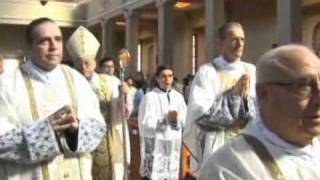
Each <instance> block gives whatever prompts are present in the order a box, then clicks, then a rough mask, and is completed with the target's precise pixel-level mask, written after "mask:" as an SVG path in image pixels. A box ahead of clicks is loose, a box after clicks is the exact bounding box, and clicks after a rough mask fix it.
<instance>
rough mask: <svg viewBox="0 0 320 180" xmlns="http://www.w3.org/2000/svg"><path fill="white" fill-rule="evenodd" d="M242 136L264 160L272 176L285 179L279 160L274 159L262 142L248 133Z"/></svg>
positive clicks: (280, 179)
mask: <svg viewBox="0 0 320 180" xmlns="http://www.w3.org/2000/svg"><path fill="white" fill-rule="evenodd" d="M242 136H243V138H244V140H245V141H246V142H247V143H248V144H249V145H250V146H251V147H252V149H253V150H254V152H255V153H256V155H257V156H258V157H259V159H260V160H261V161H262V163H263V164H264V166H265V167H266V169H267V170H268V171H269V173H270V175H271V177H272V178H273V179H275V180H285V177H284V176H283V174H282V172H281V170H280V168H279V166H278V164H277V162H276V161H275V160H274V158H273V157H272V156H271V154H270V153H269V151H268V150H267V149H266V147H265V146H264V145H263V144H262V142H260V141H259V140H258V139H257V138H255V137H253V136H251V135H248V134H242Z"/></svg>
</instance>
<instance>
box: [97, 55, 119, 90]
mask: <svg viewBox="0 0 320 180" xmlns="http://www.w3.org/2000/svg"><path fill="white" fill-rule="evenodd" d="M99 72H100V73H101V74H108V75H110V76H111V77H112V83H113V84H117V85H120V84H121V82H120V79H119V78H118V77H117V76H116V73H115V72H116V68H115V63H114V60H113V59H112V58H111V57H105V58H102V59H101V60H100V62H99Z"/></svg>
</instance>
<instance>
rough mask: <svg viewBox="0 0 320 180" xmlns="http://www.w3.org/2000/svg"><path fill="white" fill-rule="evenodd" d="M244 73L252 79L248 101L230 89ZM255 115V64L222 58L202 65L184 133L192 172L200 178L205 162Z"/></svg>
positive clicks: (190, 98)
mask: <svg viewBox="0 0 320 180" xmlns="http://www.w3.org/2000/svg"><path fill="white" fill-rule="evenodd" d="M243 74H248V75H249V77H250V82H249V94H248V96H247V98H246V99H241V97H240V96H239V95H237V94H234V93H233V92H232V90H231V89H232V87H233V86H235V84H236V83H237V81H238V80H239V79H240V77H241V76H242V75H243ZM254 116H255V67H254V65H252V64H249V63H246V62H242V61H240V60H237V61H235V62H233V63H229V62H227V61H226V60H225V59H224V58H223V57H222V56H220V57H218V58H216V59H214V60H213V61H211V62H209V63H206V64H204V65H202V66H201V67H200V68H199V70H198V72H197V74H196V76H195V78H194V80H193V82H192V86H191V90H190V97H189V101H188V110H187V120H186V128H185V131H184V142H185V144H186V145H187V147H188V149H189V150H190V151H191V154H192V156H191V173H193V174H194V175H197V173H198V172H199V171H198V170H199V169H200V168H201V165H202V164H204V162H205V161H206V159H208V157H209V156H210V155H211V154H212V153H213V152H214V151H216V150H217V149H218V148H219V147H221V146H222V145H223V144H224V143H225V142H226V141H227V140H229V139H230V138H232V137H234V136H235V135H236V134H237V133H239V132H240V131H241V129H243V128H244V127H245V125H246V124H247V122H248V121H249V120H250V119H252V117H254ZM235 121H237V122H239V125H235V124H234V122H235Z"/></svg>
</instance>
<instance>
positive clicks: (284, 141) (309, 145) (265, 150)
mask: <svg viewBox="0 0 320 180" xmlns="http://www.w3.org/2000/svg"><path fill="white" fill-rule="evenodd" d="M319 80H320V60H319V59H318V57H317V56H316V55H315V54H314V53H313V52H312V51H311V50H309V49H308V48H306V47H304V46H301V45H287V46H282V47H279V48H276V49H274V50H271V51H269V52H267V53H266V54H265V55H263V56H262V57H261V58H260V60H259V61H258V63H257V84H256V93H257V99H258V105H259V115H258V116H257V117H256V120H255V121H251V122H250V124H249V125H248V126H247V128H246V129H245V131H244V132H243V133H242V134H241V135H240V136H238V137H237V138H235V139H234V140H232V141H231V142H230V143H228V144H226V145H225V146H223V147H222V148H221V149H219V150H218V151H217V152H216V153H215V154H213V155H212V156H211V157H210V159H209V160H208V162H207V164H206V165H205V166H204V168H203V169H202V171H201V174H200V179H202V180H203V179H212V178H213V177H214V179H261V178H263V179H320V163H319V162H320V154H319V151H320V140H319V135H320V87H319V85H320V81H319Z"/></svg>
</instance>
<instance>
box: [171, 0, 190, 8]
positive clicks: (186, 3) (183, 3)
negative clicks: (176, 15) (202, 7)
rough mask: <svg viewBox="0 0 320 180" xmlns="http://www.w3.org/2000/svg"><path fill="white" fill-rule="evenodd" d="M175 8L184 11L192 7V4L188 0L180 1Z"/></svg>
mask: <svg viewBox="0 0 320 180" xmlns="http://www.w3.org/2000/svg"><path fill="white" fill-rule="evenodd" d="M174 6H175V7H176V8H180V9H183V8H187V7H189V6H191V2H190V1H188V0H179V1H177V2H176V4H175V5H174Z"/></svg>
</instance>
